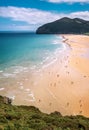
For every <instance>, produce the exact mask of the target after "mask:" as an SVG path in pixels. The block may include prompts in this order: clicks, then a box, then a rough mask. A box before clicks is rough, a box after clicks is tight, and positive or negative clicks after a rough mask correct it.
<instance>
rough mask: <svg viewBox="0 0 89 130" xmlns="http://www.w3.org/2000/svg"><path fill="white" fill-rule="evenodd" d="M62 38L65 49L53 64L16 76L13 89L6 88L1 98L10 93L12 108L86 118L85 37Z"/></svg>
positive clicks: (88, 54)
mask: <svg viewBox="0 0 89 130" xmlns="http://www.w3.org/2000/svg"><path fill="white" fill-rule="evenodd" d="M62 36H63V37H64V41H65V44H66V45H67V49H65V50H64V51H63V52H61V53H59V54H57V55H58V56H57V57H55V59H54V61H55V62H53V63H52V64H50V65H49V66H46V67H45V68H43V69H42V70H40V71H39V72H37V73H33V74H32V75H31V74H29V73H26V74H23V75H20V76H19V79H18V82H17V79H16V81H14V85H13V88H14V89H11V87H7V90H5V91H4V92H2V93H1V94H2V95H6V94H5V93H7V91H8V92H10V91H11V93H14V94H15V97H13V98H15V99H14V100H13V104H17V105H20V104H24V105H34V106H36V107H38V108H39V109H40V110H41V111H43V112H46V113H50V112H53V111H59V112H61V113H62V114H63V115H71V114H72V115H76V114H81V115H84V116H88V117H89V36H84V35H62ZM16 83H17V87H18V88H19V90H18V89H17V87H16ZM12 84H13V83H11V85H12Z"/></svg>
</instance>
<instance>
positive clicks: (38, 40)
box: [0, 33, 64, 73]
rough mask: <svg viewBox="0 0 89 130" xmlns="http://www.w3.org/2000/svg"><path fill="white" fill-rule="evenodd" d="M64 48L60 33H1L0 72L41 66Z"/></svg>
mask: <svg viewBox="0 0 89 130" xmlns="http://www.w3.org/2000/svg"><path fill="white" fill-rule="evenodd" d="M63 48H64V45H63V44H62V37H61V36H60V37H59V35H36V34H29V33H0V72H2V71H6V70H7V71H10V69H11V70H12V71H13V72H14V71H15V69H16V68H17V69H21V68H29V69H32V68H37V67H38V68H39V67H41V66H42V65H45V64H46V63H47V62H49V61H52V60H53V58H54V57H55V55H56V53H57V51H61V50H62V49H63ZM12 68H13V69H12ZM13 72H12V73H13Z"/></svg>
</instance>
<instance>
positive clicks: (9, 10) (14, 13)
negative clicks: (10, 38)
mask: <svg viewBox="0 0 89 130" xmlns="http://www.w3.org/2000/svg"><path fill="white" fill-rule="evenodd" d="M0 17H4V18H9V19H10V20H12V24H13V23H14V22H15V24H16V22H25V23H26V24H25V25H24V26H22V25H19V26H17V25H14V26H13V25H10V26H9V27H7V28H10V29H11V28H12V29H18V30H36V28H38V27H39V26H41V25H43V24H45V23H48V22H52V21H55V20H57V19H60V18H62V17H69V18H76V17H78V18H82V19H85V20H89V11H84V12H82V11H80V12H72V13H68V14H65V13H55V12H50V11H43V10H39V9H34V8H21V7H14V6H8V7H0ZM0 28H2V27H0ZM4 28H5V27H4Z"/></svg>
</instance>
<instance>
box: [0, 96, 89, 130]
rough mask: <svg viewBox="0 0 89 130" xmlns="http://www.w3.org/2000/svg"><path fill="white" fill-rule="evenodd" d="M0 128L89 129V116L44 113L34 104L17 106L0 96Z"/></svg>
mask: <svg viewBox="0 0 89 130" xmlns="http://www.w3.org/2000/svg"><path fill="white" fill-rule="evenodd" d="M0 130H89V118H86V117H83V116H80V115H78V116H62V115H61V114H60V113H59V112H54V113H51V114H45V113H42V112H41V111H40V110H39V109H38V108H36V107H33V106H15V105H11V103H8V102H5V101H4V97H2V96H0Z"/></svg>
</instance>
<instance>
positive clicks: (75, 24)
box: [36, 17, 89, 34]
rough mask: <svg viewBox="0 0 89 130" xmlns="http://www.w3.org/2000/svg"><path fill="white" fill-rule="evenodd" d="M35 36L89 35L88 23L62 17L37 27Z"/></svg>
mask: <svg viewBox="0 0 89 130" xmlns="http://www.w3.org/2000/svg"><path fill="white" fill-rule="evenodd" d="M36 33H37V34H84V33H89V21H85V20H83V19H79V18H74V19H70V18H67V17H64V18H62V19H59V20H57V21H54V22H51V23H47V24H45V25H43V26H41V27H39V28H38V29H37V31H36Z"/></svg>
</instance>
